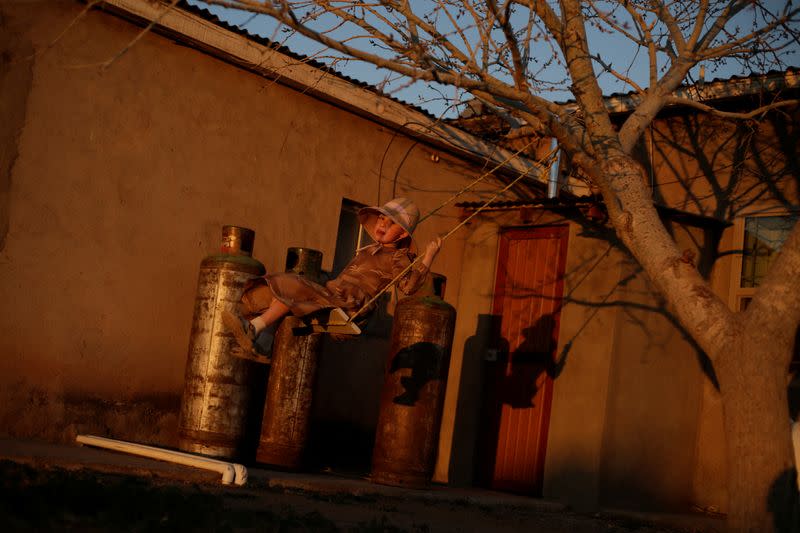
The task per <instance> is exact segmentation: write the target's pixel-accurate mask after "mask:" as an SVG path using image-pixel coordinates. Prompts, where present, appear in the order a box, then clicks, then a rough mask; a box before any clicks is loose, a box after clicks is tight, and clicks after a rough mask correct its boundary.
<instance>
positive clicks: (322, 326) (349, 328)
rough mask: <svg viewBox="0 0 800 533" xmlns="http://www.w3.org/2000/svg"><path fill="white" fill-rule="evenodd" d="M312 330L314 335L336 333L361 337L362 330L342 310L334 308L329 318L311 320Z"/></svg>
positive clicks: (317, 317)
mask: <svg viewBox="0 0 800 533" xmlns="http://www.w3.org/2000/svg"><path fill="white" fill-rule="evenodd" d="M309 325H310V326H311V330H312V331H313V332H314V333H335V334H337V335H361V328H359V327H358V325H356V323H355V322H352V321H350V317H349V316H347V313H345V312H344V311H343V310H342V309H341V308H339V307H334V308H333V309H331V311H330V313H328V316H327V317H326V316H324V315H323V316H322V317H319V316H316V317H313V318H312V319H311V323H310V324H309Z"/></svg>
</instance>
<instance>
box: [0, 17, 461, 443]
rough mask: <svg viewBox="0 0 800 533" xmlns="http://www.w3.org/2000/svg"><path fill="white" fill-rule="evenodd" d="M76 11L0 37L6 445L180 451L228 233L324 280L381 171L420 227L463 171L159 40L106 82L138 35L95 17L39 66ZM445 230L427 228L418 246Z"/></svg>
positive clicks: (273, 261)
mask: <svg viewBox="0 0 800 533" xmlns="http://www.w3.org/2000/svg"><path fill="white" fill-rule="evenodd" d="M82 7H83V5H82V4H80V3H78V2H71V1H60V2H53V1H43V2H30V1H25V2H4V3H3V4H2V6H0V10H2V18H0V24H2V25H3V26H4V27H3V28H0V29H2V30H3V31H2V32H0V33H3V34H5V33H6V31H9V30H13V32H15V33H13V35H14V36H15V38H14V39H4V40H3V41H2V43H0V44H2V45H3V46H4V53H5V54H7V57H10V58H11V59H12V61H11V64H12V65H13V69H16V70H14V72H13V75H9V74H8V68H7V67H4V70H3V71H2V73H1V74H2V75H3V77H2V83H3V85H2V88H3V100H4V103H5V102H6V95H9V94H10V95H14V98H15V100H14V102H15V103H16V104H15V105H16V108H15V110H16V112H20V110H22V112H23V113H24V120H16V119H15V120H13V121H0V130H2V136H0V141H1V142H2V143H3V146H2V149H3V154H6V153H8V152H9V151H12V152H15V153H18V156H17V157H15V158H12V159H13V161H12V162H13V167H11V171H10V173H9V174H8V175H9V176H10V179H9V183H10V184H9V185H8V186H7V188H6V190H7V195H8V196H7V201H4V202H0V208H2V209H3V211H2V213H0V220H7V224H8V232H7V236H6V239H5V241H4V246H3V247H2V250H1V251H0V299H2V302H3V303H2V306H3V310H2V313H1V314H2V318H1V319H0V353H2V354H3V357H2V358H0V376H2V377H0V431H2V432H5V433H9V434H13V435H23V436H33V437H43V438H50V439H71V438H72V436H73V435H74V434H75V433H76V432H89V431H91V432H96V433H101V434H111V435H113V436H116V437H120V438H134V439H136V440H144V441H150V442H157V443H162V444H172V443H173V442H174V439H175V432H176V426H177V420H176V413H177V409H178V404H179V401H180V394H181V391H182V387H183V372H184V365H185V362H186V354H187V347H188V340H189V333H190V331H189V329H190V324H191V319H192V309H193V303H194V293H195V288H196V283H197V273H198V265H199V263H200V260H201V259H202V258H203V257H204V256H206V255H208V254H210V253H213V252H216V250H217V249H218V247H219V241H220V229H221V226H223V225H225V224H236V225H241V226H246V227H250V228H253V229H255V230H256V242H255V252H254V256H255V257H256V258H258V259H260V260H261V261H262V262H263V263H264V264H265V265H266V267H267V269H268V270H269V271H276V270H280V269H282V268H283V266H284V260H285V252H286V249H287V247H289V246H306V247H310V248H315V249H319V250H321V251H322V252H323V253H324V259H323V268H325V269H330V268H331V265H332V261H333V253H334V248H335V243H336V231H337V222H338V217H339V209H340V205H341V201H342V199H343V198H349V199H352V200H355V201H358V202H362V203H365V204H374V203H376V201H377V195H378V176H379V171H380V170H381V169H382V176H383V182H382V183H381V187H380V191H381V197H380V200H381V202H383V201H386V200H388V199H389V197H390V195H391V191H392V187H393V185H394V183H393V181H392V178H393V177H394V176H395V172H396V171H397V169H398V166H401V161H403V157H404V156H405V154H406V152H407V151H408V150H409V149H410V148H411V150H410V154H409V156H408V158H407V159H405V160H404V161H403V163H402V166H401V168H400V170H399V172H397V182H396V188H397V195H398V196H399V195H408V196H410V197H412V198H413V199H414V200H416V201H417V203H418V204H419V207H420V209H421V210H422V212H423V213H426V212H428V211H430V210H431V209H432V208H433V207H435V206H436V205H438V204H439V203H440V202H441V201H443V200H444V199H445V198H447V197H448V196H449V195H450V194H451V193H452V192H453V191H455V190H458V189H459V188H461V187H462V186H463V185H464V184H465V183H466V181H465V180H466V178H468V177H470V176H472V175H474V174H473V173H474V169H472V168H470V167H469V166H468V165H465V164H464V163H462V162H460V161H458V160H455V159H453V158H451V157H449V156H447V155H446V154H442V153H438V152H437V155H438V156H440V157H438V158H432V157H431V154H432V153H433V152H434V151H433V150H432V149H431V148H430V147H427V146H426V145H424V144H423V143H418V144H416V145H414V146H413V148H412V146H411V144H412V141H410V140H409V139H407V138H405V137H403V136H402V135H401V136H397V137H395V136H394V135H393V132H392V131H390V130H388V129H387V128H385V127H382V126H380V125H378V124H376V123H373V122H370V121H368V120H365V119H363V118H360V117H357V116H355V115H353V114H352V113H349V112H347V111H344V110H342V109H338V108H336V107H334V106H332V105H329V104H326V103H323V102H321V101H319V100H316V99H314V98H312V97H310V96H308V95H304V94H301V93H300V92H298V91H296V90H292V89H289V88H286V87H284V86H281V85H280V84H277V83H275V82H273V81H270V80H266V79H263V78H261V77H258V76H256V75H254V74H251V73H248V72H246V71H243V70H241V69H239V68H236V67H235V66H232V65H230V64H227V63H224V62H222V61H220V60H217V59H214V58H212V57H210V56H207V55H205V54H202V53H200V52H198V51H196V50H194V49H192V48H189V47H186V46H179V45H176V44H175V43H174V42H172V41H171V40H169V39H165V38H163V37H160V36H158V35H155V34H148V35H146V36H145V37H144V38H143V39H142V40H141V41H139V42H138V43H137V44H136V45H135V46H133V47H132V48H131V49H130V50H129V51H127V52H126V53H125V54H124V55H122V56H121V57H120V58H118V59H117V60H116V61H115V62H114V63H113V64H112V65H111V66H110V68H108V69H102V68H100V67H99V63H101V62H103V61H105V60H107V59H109V58H111V57H113V56H114V55H115V54H117V52H119V51H120V50H122V49H123V47H125V45H127V44H128V43H129V42H130V41H131V40H132V39H133V38H134V37H135V36H136V34H137V32H138V31H139V30H138V28H137V27H135V26H133V25H131V24H130V23H129V22H127V21H124V20H121V19H119V18H116V17H114V16H111V15H109V14H106V13H103V12H100V11H92V12H90V13H89V14H88V15H87V16H85V17H84V18H82V19H81V20H79V21H78V22H77V23H76V24H75V25H74V26H73V27H72V28H70V29H69V30H68V31H66V33H65V34H64V35H63V37H62V38H61V39H60V40H58V41H57V42H56V43H55V45H53V46H52V47H49V46H48V45H49V44H50V43H51V42H53V41H54V40H55V38H56V37H57V36H58V35H59V34H60V33H61V32H62V31H63V30H64V29H65V28H66V27H67V25H68V24H69V23H70V21H72V20H73V19H74V17H75V16H76V15H77V14H78V13H79V12H80V10H81V9H82ZM31 50H33V51H35V52H36V54H35V55H33V56H31ZM4 64H5V63H4ZM26 69H27V70H28V71H29V72H30V76H27V77H26V76H25V75H24V71H25V70H26ZM7 107H8V106H5V108H7ZM5 108H4V109H5ZM4 112H5V111H4ZM23 124H24V127H21V126H22V125H23ZM20 128H21V129H20ZM387 147H389V149H388V151H387ZM384 153H385V158H384ZM4 157H5V155H4ZM382 158H383V159H382ZM433 159H436V160H437V161H434V160H433ZM4 161H5V159H4ZM453 213H454V211H453V210H452V209H447V208H446V209H445V210H443V211H442V212H441V213H440V215H437V216H435V217H433V218H431V219H429V220H428V221H426V222H425V223H424V224H423V225H421V226H420V228H419V230H418V233H417V237H418V239H419V242H420V243H421V244H422V245H424V243H425V242H426V241H427V240H428V239H430V238H431V237H432V236H433V235H435V234H438V233H442V232H444V231H445V230H446V229H448V228H450V227H451V225H452V224H453V223H454V215H453ZM461 246H462V245H461V242H460V240H459V237H455V238H452V239H450V240H449V241H448V242H447V245H446V246H445V248H444V250H443V252H442V253H441V254H440V257H439V259H438V260H437V263H436V265H435V267H434V270H435V271H438V272H441V273H443V274H445V275H446V276H447V277H448V291H447V299H448V300H449V301H450V303H452V304H454V305H455V304H457V301H456V299H457V295H458V293H459V270H460V269H459V261H460V257H461ZM354 342H355V343H356V344H355V348H354V349H352V350H349V353H350V354H351V356H350V357H349V358H347V359H346V360H344V361H341V362H339V364H342V365H343V366H344V367H346V368H347V369H348V372H349V373H350V374H349V375H350V376H351V378H352V379H358V378H359V377H360V378H361V379H364V380H367V381H368V382H369V384H370V385H369V386H368V387H367V389H369V390H377V389H376V388H377V387H379V384H378V385H376V384H375V381H376V380H377V381H378V382H379V381H380V379H381V378H380V372H382V368H383V366H382V361H383V358H385V355H386V354H385V350H383V349H382V348H383V346H385V343H384V345H381V344H380V343H378V345H370V344H369V342H371V341H364V342H366V343H367V344H358V343H359V342H361V341H354ZM373 344H374V343H373ZM359 354H361V355H362V356H364V357H367V358H368V359H369V360H368V361H363V360H361V361H360V360H359V359H358V357H357V356H358V355H359ZM324 355H325V354H323V357H324ZM325 364H330V362H329V363H325ZM376 369H377V370H376ZM376 373H377V375H376ZM330 374H333V373H329V375H330ZM353 376H354V377H353ZM328 379H332V378H330V377H329V378H328ZM330 395H331V396H333V398H328V399H331V401H333V402H334V403H333V405H336V403H335V400H336V398H335V393H331V394H330ZM354 405H355V404H354V403H353V402H352V401H345V402H343V403H342V404H340V407H341V408H340V409H339V410H338V411H336V412H334V413H329V414H330V416H336V415H337V414H338V415H342V416H351V417H352V418H353V419H354V420H356V421H357V422H358V423H359V424H368V423H369V422H370V420H372V419H374V416H375V408H373V407H371V406H370V407H363V406H362V407H361V408H360V409H356V411H355V412H353V409H354ZM356 407H358V406H356Z"/></svg>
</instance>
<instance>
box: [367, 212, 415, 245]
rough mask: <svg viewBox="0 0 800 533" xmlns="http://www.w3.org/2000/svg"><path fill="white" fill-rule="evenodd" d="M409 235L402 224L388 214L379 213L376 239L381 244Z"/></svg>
mask: <svg viewBox="0 0 800 533" xmlns="http://www.w3.org/2000/svg"><path fill="white" fill-rule="evenodd" d="M405 237H408V232H407V231H406V230H404V229H403V227H402V226H401V225H400V224H397V223H396V222H393V221H392V219H391V218H389V217H387V216H386V215H378V221H377V222H376V223H375V240H376V241H377V242H379V243H381V244H390V243H393V242H395V241H398V240H400V239H403V238H405Z"/></svg>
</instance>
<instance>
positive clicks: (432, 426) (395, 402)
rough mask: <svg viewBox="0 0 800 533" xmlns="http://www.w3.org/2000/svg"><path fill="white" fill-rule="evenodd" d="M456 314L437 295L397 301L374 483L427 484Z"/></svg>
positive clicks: (379, 430) (436, 442)
mask: <svg viewBox="0 0 800 533" xmlns="http://www.w3.org/2000/svg"><path fill="white" fill-rule="evenodd" d="M455 317H456V312H455V309H454V308H453V306H451V305H449V304H448V303H446V302H445V301H444V300H442V299H440V298H438V297H436V296H423V297H417V296H413V297H410V298H405V299H403V300H400V302H399V303H398V304H397V308H396V310H395V317H394V326H393V327H392V340H391V344H390V347H389V359H388V361H387V365H386V373H385V377H384V382H383V389H382V391H381V405H380V411H379V414H378V426H377V429H376V431H375V448H374V450H373V453H372V474H371V476H370V478H371V480H372V481H373V482H374V483H381V484H384V485H396V486H403V487H411V488H425V487H427V486H429V485H430V480H431V477H432V474H433V467H434V462H435V460H436V449H437V446H438V443H439V425H440V422H441V417H442V406H443V404H444V393H445V387H446V384H447V371H448V367H449V364H450V348H451V346H452V342H453V328H454V325H455Z"/></svg>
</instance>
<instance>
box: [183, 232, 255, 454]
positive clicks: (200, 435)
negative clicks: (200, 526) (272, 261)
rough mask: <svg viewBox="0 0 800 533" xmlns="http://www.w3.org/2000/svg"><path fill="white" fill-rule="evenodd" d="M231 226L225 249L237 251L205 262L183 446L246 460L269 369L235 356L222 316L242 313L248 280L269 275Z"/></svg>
mask: <svg viewBox="0 0 800 533" xmlns="http://www.w3.org/2000/svg"><path fill="white" fill-rule="evenodd" d="M227 228H230V227H229V226H226V227H225V228H224V229H223V240H222V249H223V250H226V249H227V250H229V251H233V252H234V253H232V254H217V255H212V256H209V257H206V258H205V259H204V260H203V261H202V262H201V264H200V275H199V279H198V283H197V293H196V297H195V305H194V316H193V318H192V332H191V337H190V340H189V354H188V359H187V362H186V373H185V378H184V390H183V398H182V401H181V414H180V422H179V426H178V447H179V448H180V449H181V450H185V451H188V452H193V453H201V454H204V455H211V456H215V457H226V458H241V457H243V456H244V455H246V454H247V452H248V448H250V450H252V448H253V447H254V445H253V444H254V441H255V435H252V433H253V431H252V430H250V429H249V428H250V427H251V426H252V424H253V423H252V420H253V410H254V408H255V409H256V410H257V406H258V404H260V398H259V397H258V389H259V387H258V383H259V381H261V382H263V380H264V379H265V377H264V375H265V372H266V370H265V369H264V368H263V367H262V365H257V364H254V363H251V362H249V361H245V360H242V359H238V358H236V357H233V356H232V355H230V347H231V346H232V345H233V343H234V342H235V341H234V338H233V335H232V334H231V333H229V332H228V331H226V330H225V327H224V326H223V324H222V318H221V316H222V311H223V310H225V309H229V310H232V311H235V310H236V309H237V306H238V304H239V299H240V298H241V295H242V290H243V288H244V284H245V282H246V281H247V280H249V279H250V278H252V277H254V276H259V275H263V274H264V266H263V265H262V264H261V263H260V262H258V261H256V260H255V259H253V258H252V257H250V256H249V253H250V252H249V251H247V250H244V249H242V248H241V246H243V244H242V243H241V241H240V240H236V239H231V238H230V235H231V233H230V232H226V229H227ZM237 229H242V228H237ZM244 229H246V228H244ZM251 241H252V239H251ZM244 245H245V246H246V245H247V243H246V242H245V243H244ZM250 246H251V249H252V244H251V245H250ZM261 389H262V390H263V386H262V387H261ZM254 405H255V407H254ZM256 419H257V418H256ZM248 433H250V435H248ZM248 438H249V440H250V443H248Z"/></svg>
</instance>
